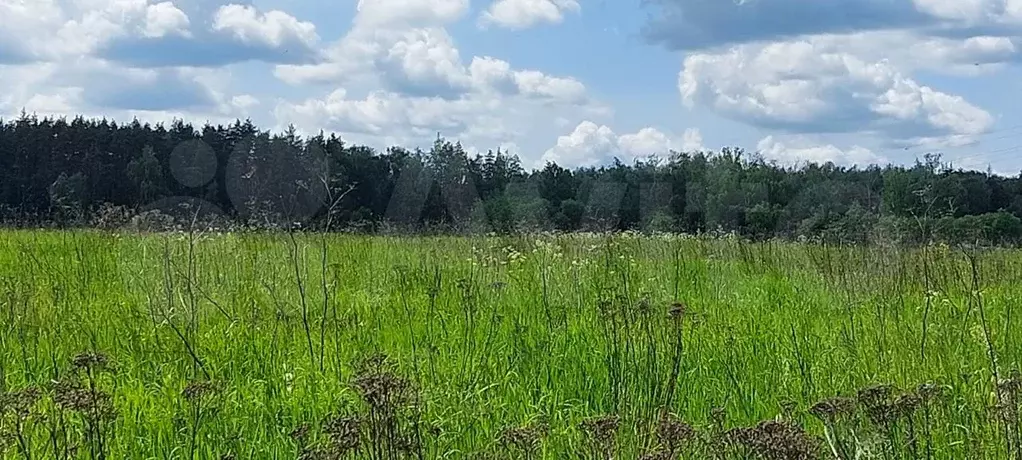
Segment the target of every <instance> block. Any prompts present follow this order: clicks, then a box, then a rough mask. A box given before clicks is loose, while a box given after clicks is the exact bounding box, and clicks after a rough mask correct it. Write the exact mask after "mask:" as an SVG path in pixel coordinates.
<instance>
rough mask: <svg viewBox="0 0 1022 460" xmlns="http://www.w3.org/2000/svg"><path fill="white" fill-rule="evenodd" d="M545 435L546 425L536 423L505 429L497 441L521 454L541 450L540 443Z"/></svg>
mask: <svg viewBox="0 0 1022 460" xmlns="http://www.w3.org/2000/svg"><path fill="white" fill-rule="evenodd" d="M545 435H546V425H545V424H543V423H534V424H531V425H524V426H517V427H509V428H505V429H504V430H503V431H501V432H500V436H498V438H497V441H498V442H499V443H500V444H501V445H503V446H504V447H505V448H514V449H517V450H518V451H520V452H535V451H536V450H538V449H539V443H540V441H541V440H542V438H543V436H545Z"/></svg>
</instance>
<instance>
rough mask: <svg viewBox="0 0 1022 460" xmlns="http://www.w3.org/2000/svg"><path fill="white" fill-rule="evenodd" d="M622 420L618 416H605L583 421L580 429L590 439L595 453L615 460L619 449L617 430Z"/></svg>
mask: <svg viewBox="0 0 1022 460" xmlns="http://www.w3.org/2000/svg"><path fill="white" fill-rule="evenodd" d="M619 425H620V419H619V418H618V416H616V415H603V416H599V417H592V418H588V419H586V420H583V421H582V423H580V424H579V428H581V429H582V431H583V432H585V434H586V436H587V437H588V438H589V441H590V443H591V447H592V449H593V451H594V452H596V453H598V455H600V456H602V457H604V458H613V456H614V451H615V450H616V447H617V429H618V426H619Z"/></svg>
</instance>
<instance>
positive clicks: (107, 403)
mask: <svg viewBox="0 0 1022 460" xmlns="http://www.w3.org/2000/svg"><path fill="white" fill-rule="evenodd" d="M53 401H54V402H55V403H56V404H57V406H58V407H60V408H61V409H64V410H69V411H73V412H78V413H80V414H82V415H83V416H85V417H88V418H90V419H102V420H109V419H113V418H115V417H116V416H117V412H116V410H115V409H114V406H113V401H112V399H111V398H110V395H108V394H106V393H104V392H102V391H100V390H91V389H87V388H82V387H81V385H79V384H77V383H74V382H65V381H61V382H56V383H55V384H54V387H53Z"/></svg>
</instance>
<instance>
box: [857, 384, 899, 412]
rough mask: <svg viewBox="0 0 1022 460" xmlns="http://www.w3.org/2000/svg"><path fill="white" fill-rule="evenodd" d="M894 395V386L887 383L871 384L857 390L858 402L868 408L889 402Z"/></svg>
mask: <svg viewBox="0 0 1022 460" xmlns="http://www.w3.org/2000/svg"><path fill="white" fill-rule="evenodd" d="M893 395H894V387H893V386H891V385H887V384H882V385H872V386H868V387H866V388H863V389H861V390H859V393H858V397H859V403H860V404H862V405H863V406H865V407H867V408H869V407H873V406H879V405H883V404H887V403H889V402H890V400H891V397H892V396H893Z"/></svg>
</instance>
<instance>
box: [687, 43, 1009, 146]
mask: <svg viewBox="0 0 1022 460" xmlns="http://www.w3.org/2000/svg"><path fill="white" fill-rule="evenodd" d="M834 41H835V40H832V39H831V38H827V37H824V38H819V39H818V38H815V37H810V38H806V39H802V40H795V41H785V42H776V43H770V44H749V45H740V46H736V47H733V48H731V49H730V50H727V51H724V52H704V53H694V54H690V55H689V56H688V57H687V58H686V59H685V62H684V67H683V69H682V71H681V72H680V74H679V82H678V83H679V90H680V91H681V94H682V99H683V101H684V102H685V104H687V105H689V106H700V107H706V108H711V109H713V110H716V111H718V112H720V113H721V114H723V115H725V116H728V117H731V118H733V119H736V120H739V121H743V122H746V123H750V124H754V125H759V126H762V127H767V128H781V129H786V130H793V131H801V132H838V131H842V132H856V131H862V132H880V133H882V134H883V135H885V136H889V137H892V138H908V137H918V136H943V135H976V134H980V133H982V132H984V131H986V130H987V129H989V127H990V126H991V125H992V123H993V117H992V116H991V115H990V114H989V113H987V112H986V111H984V110H982V109H980V108H978V107H976V106H974V105H972V104H970V103H969V102H968V101H966V100H964V99H963V98H961V97H958V96H954V95H950V94H947V93H944V92H941V91H938V90H936V89H933V88H931V87H928V86H925V85H922V84H920V83H918V82H916V81H915V80H914V79H912V78H910V77H908V76H906V75H905V74H904V73H903V72H902V70H901V69H899V68H897V67H895V65H894V64H892V63H891V62H890V61H889V60H875V61H874V60H869V59H864V58H862V57H860V56H859V55H856V54H852V53H849V52H847V51H845V49H847V48H845V49H842V48H835V47H834V46H833V42H834Z"/></svg>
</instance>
